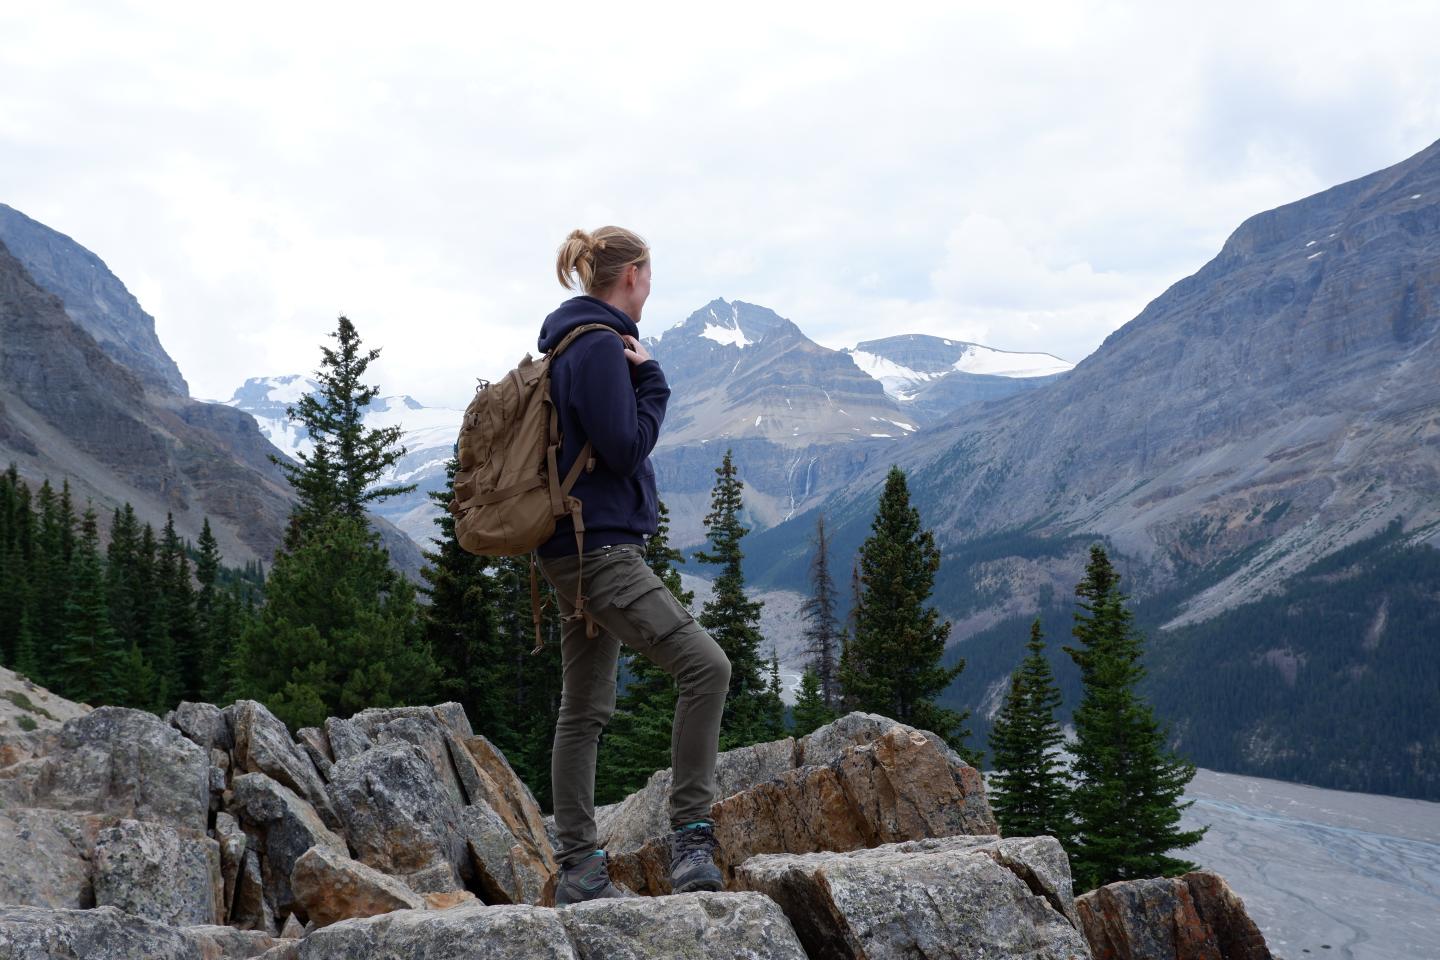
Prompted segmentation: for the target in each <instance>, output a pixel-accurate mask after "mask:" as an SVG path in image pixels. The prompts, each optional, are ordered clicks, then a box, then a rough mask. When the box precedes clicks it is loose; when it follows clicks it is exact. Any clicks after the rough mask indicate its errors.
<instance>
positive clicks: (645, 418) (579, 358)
mask: <svg viewBox="0 0 1440 960" xmlns="http://www.w3.org/2000/svg"><path fill="white" fill-rule="evenodd" d="M586 323H603V324H605V325H606V326H608V327H612V328H614V329H615V330H617V331H619V332H620V333H623V334H628V335H630V336H632V337H639V336H640V330H639V328H638V327H636V326H635V321H633V320H631V319H630V318H629V317H628V316H626V315H625V313H624V311H622V310H617V309H616V308H615V307H612V306H610V304H608V303H606V302H605V301H603V300H597V299H596V298H594V297H587V296H581V297H573V298H571V299H569V300H566V301H565V302H564V303H562V304H560V306H559V307H558V308H557V309H556V310H555V312H554V313H552V314H550V316H548V317H546V318H545V323H544V324H543V325H542V326H541V327H540V340H539V344H538V346H539V348H540V350H541V351H543V352H547V353H548V352H549V351H550V349H551V348H553V347H556V346H559V344H560V341H561V340H563V339H565V335H566V334H567V333H569V332H570V331H571V330H573V329H575V328H576V327H578V326H581V325H582V324H586ZM624 350H625V347H624V344H622V343H621V342H620V338H619V337H615V336H611V335H610V334H608V333H606V332H605V331H603V330H592V331H590V332H589V333H584V334H581V335H580V336H579V337H578V338H576V339H575V341H574V342H572V343H571V344H570V346H568V347H566V348H565V352H564V353H562V354H560V356H558V357H556V358H555V359H554V361H552V362H551V364H550V398H551V399H552V400H553V401H554V403H555V409H556V410H558V411H559V413H560V434H561V443H560V462H559V467H560V476H561V477H564V476H565V474H566V473H567V472H568V471H569V469H570V467H571V465H572V464H574V462H575V459H576V458H577V457H578V456H579V455H580V449H581V448H582V447H584V446H585V441H586V440H589V441H590V443H591V445H592V447H593V449H594V451H595V470H594V471H593V472H591V473H583V472H582V473H581V474H580V479H579V480H577V481H576V482H575V487H574V489H573V490H571V491H570V493H571V495H572V496H574V497H577V498H578V499H579V500H580V502H581V503H582V504H583V505H584V507H583V510H582V512H581V516H582V517H584V519H585V549H586V550H587V551H588V550H592V549H594V548H595V547H603V546H607V545H610V544H616V543H637V544H644V542H645V538H646V537H648V536H650V535H652V534H653V533H654V532H655V528H656V526H657V525H658V524H659V499H658V498H657V496H656V494H655V470H654V468H653V467H651V466H650V451H651V450H653V449H655V441H656V440H657V439H658V438H659V436H660V424H661V422H662V421H664V419H665V404H666V402H668V401H669V399H670V386H669V384H667V383H666V382H665V374H664V373H663V372H662V371H661V370H660V364H659V363H657V362H655V361H654V360H648V361H646V362H645V363H642V364H640V365H639V366H635V365H634V364H632V363H631V362H630V361H629V360H628V359H626V357H625V353H624ZM538 552H539V554H540V555H541V556H542V557H558V556H564V555H566V554H569V555H573V554H574V553H575V529H574V525H573V524H572V523H571V522H570V518H569V517H568V516H566V517H562V518H560V520H559V521H557V523H556V525H555V535H554V536H553V537H551V538H550V539H549V540H548V541H546V542H545V543H544V544H542V545H541V547H540V549H539V551H538Z"/></svg>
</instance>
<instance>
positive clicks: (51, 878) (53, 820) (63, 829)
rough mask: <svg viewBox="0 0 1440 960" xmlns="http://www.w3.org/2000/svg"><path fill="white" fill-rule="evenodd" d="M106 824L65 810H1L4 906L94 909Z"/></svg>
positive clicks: (0, 897) (0, 869)
mask: <svg viewBox="0 0 1440 960" xmlns="http://www.w3.org/2000/svg"><path fill="white" fill-rule="evenodd" d="M101 823H102V818H100V817H94V816H88V815H86V814H82V813H73V812H70V811H64V810H28V809H24V808H19V809H6V810H3V811H0V904H3V905H6V906H32V907H61V908H63V907H68V908H71V909H76V910H80V909H84V908H86V907H93V906H94V905H95V890H94V887H93V884H92V882H91V867H90V857H91V855H92V853H93V851H94V848H95V837H96V835H97V833H98V832H99V829H100V826H101Z"/></svg>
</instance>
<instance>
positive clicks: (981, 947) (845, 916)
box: [734, 837, 1090, 960]
mask: <svg viewBox="0 0 1440 960" xmlns="http://www.w3.org/2000/svg"><path fill="white" fill-rule="evenodd" d="M1027 839H1032V838H1027ZM1033 839H1034V840H1039V841H1047V840H1048V841H1049V843H1048V844H1046V843H1038V844H1037V843H1033V842H1032V843H1031V844H1030V845H1029V846H1028V847H1021V846H1018V845H1014V844H1013V841H1010V840H1002V839H998V838H977V837H950V838H941V839H927V840H921V841H916V842H910V843H899V844H887V845H884V846H881V847H876V848H873V849H865V850H855V851H850V852H847V853H829V852H826V853H810V854H798V855H796V854H762V855H759V856H755V857H751V858H750V859H749V860H746V861H745V862H744V863H742V864H740V866H739V867H737V868H736V871H735V878H734V882H735V885H736V886H737V887H738V888H739V889H744V890H754V891H757V892H760V893H764V894H765V895H766V896H768V897H770V898H771V899H772V900H774V901H775V902H776V903H778V904H779V905H780V907H781V909H782V910H783V911H784V912H785V915H786V916H787V917H788V918H789V919H790V922H791V923H792V924H793V925H794V927H795V931H796V933H797V934H798V936H799V938H800V941H801V943H803V944H804V947H805V950H806V951H807V953H808V954H809V956H811V957H825V958H827V960H831V958H833V960H887V958H901V957H905V958H911V957H917V956H918V957H927V958H932V960H940V958H955V960H960V958H972V957H978V956H987V957H991V956H993V957H1025V958H1027V960H1078V958H1089V957H1090V951H1089V947H1088V946H1087V944H1086V942H1085V938H1084V937H1083V936H1082V935H1081V934H1080V932H1079V931H1078V930H1077V929H1076V928H1075V927H1074V926H1073V925H1072V924H1071V922H1070V920H1069V919H1067V918H1066V916H1065V913H1064V912H1062V910H1060V909H1057V908H1056V905H1055V901H1056V900H1059V901H1060V902H1062V903H1063V902H1064V898H1065V895H1068V893H1069V868H1068V864H1066V862H1065V859H1064V853H1063V852H1062V851H1061V850H1060V846H1059V844H1058V843H1057V842H1055V841H1054V840H1053V839H1051V838H1033ZM1000 850H1004V851H1005V856H1004V857H1000V856H997V855H996V854H997V852H998V851H1000ZM1005 859H1010V860H1015V861H1018V862H1022V863H1023V862H1030V861H1038V863H1036V865H1035V867H1032V868H1031V869H1030V870H1029V871H1028V873H1029V874H1030V875H1031V876H1032V877H1038V876H1043V875H1047V874H1052V873H1056V872H1060V871H1061V868H1062V866H1063V881H1064V883H1063V886H1062V887H1059V888H1055V889H1051V890H1046V889H1044V888H1042V889H1041V890H1039V892H1037V891H1035V890H1032V889H1031V886H1030V884H1029V882H1028V881H1027V880H1026V879H1022V878H1021V877H1020V876H1019V875H1017V872H1016V871H1014V870H1012V869H1011V868H1009V867H1007V866H1005V865H1003V862H1002V861H1003V860H1005Z"/></svg>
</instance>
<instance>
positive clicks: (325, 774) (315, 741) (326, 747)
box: [295, 727, 335, 780]
mask: <svg viewBox="0 0 1440 960" xmlns="http://www.w3.org/2000/svg"><path fill="white" fill-rule="evenodd" d="M295 742H296V743H298V744H300V746H301V747H303V748H304V750H305V752H306V753H307V754H309V755H310V759H311V761H312V762H313V763H314V764H315V769H316V770H318V771H320V776H321V778H322V779H325V780H329V779H330V767H331V766H333V765H334V763H335V755H334V754H333V753H331V752H330V738H329V737H327V736H325V731H324V730H321V729H320V728H319V727H301V728H300V729H299V730H296V731H295Z"/></svg>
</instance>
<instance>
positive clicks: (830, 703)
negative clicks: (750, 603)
mask: <svg viewBox="0 0 1440 960" xmlns="http://www.w3.org/2000/svg"><path fill="white" fill-rule="evenodd" d="M810 584H811V592H810V596H809V597H808V598H806V600H805V603H804V604H803V605H801V607H800V614H801V616H802V617H803V618H804V619H805V622H806V626H805V640H806V647H805V652H806V654H808V655H809V657H810V665H811V667H813V669H814V671H815V674H816V676H817V677H818V678H819V680H820V696H821V699H823V700H824V701H825V706H826V708H827V709H829V710H834V709H835V708H837V707H838V706H839V704H840V683H839V677H838V676H837V675H836V669H837V668H836V663H835V658H836V655H837V652H838V651H837V649H836V648H837V647H838V646H839V641H840V626H839V623H838V622H837V620H836V616H835V581H834V580H833V579H832V578H831V576H830V542H829V539H828V538H827V537H826V535H825V515H824V514H823V513H822V514H820V516H819V518H818V519H817V520H816V521H815V557H814V559H812V560H811V561H810Z"/></svg>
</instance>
